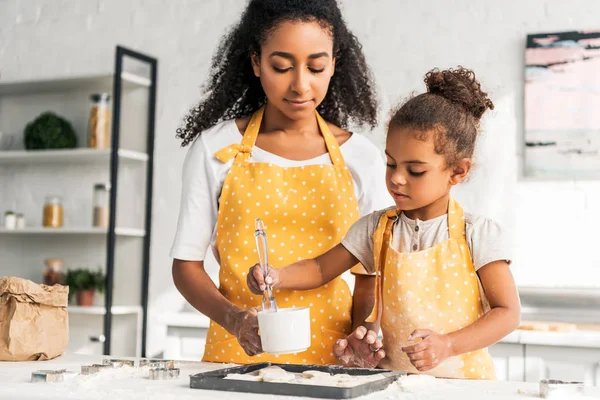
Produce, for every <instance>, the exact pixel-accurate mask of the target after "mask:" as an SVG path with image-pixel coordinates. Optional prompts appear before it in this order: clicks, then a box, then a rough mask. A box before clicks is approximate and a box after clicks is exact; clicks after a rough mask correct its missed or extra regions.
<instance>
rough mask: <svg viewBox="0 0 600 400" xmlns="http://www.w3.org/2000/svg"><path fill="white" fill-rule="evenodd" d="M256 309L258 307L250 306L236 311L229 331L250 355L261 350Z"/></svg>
mask: <svg viewBox="0 0 600 400" xmlns="http://www.w3.org/2000/svg"><path fill="white" fill-rule="evenodd" d="M258 311H259V310H258V308H251V309H249V310H241V311H238V312H236V314H235V315H234V319H233V327H232V332H231V333H232V334H233V335H234V336H235V337H236V338H237V341H238V342H239V344H240V346H242V349H244V351H245V352H246V354H248V355H249V356H251V357H252V356H255V355H257V354H260V353H262V352H263V350H262V344H261V341H260V336H259V335H258Z"/></svg>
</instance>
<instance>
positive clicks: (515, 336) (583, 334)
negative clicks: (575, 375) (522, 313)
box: [500, 330, 600, 349]
mask: <svg viewBox="0 0 600 400" xmlns="http://www.w3.org/2000/svg"><path fill="white" fill-rule="evenodd" d="M500 343H514V344H529V345H540V346H564V347H579V348H581V347H584V348H594V349H600V331H584V330H578V331H572V332H540V331H527V330H516V331H514V332H512V333H510V334H509V335H508V336H506V337H505V338H504V339H502V340H501V341H500Z"/></svg>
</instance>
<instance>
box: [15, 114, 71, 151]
mask: <svg viewBox="0 0 600 400" xmlns="http://www.w3.org/2000/svg"><path fill="white" fill-rule="evenodd" d="M23 136H24V141H25V148H26V149H28V150H34V149H68V148H74V147H75V146H77V136H76V135H75V131H74V130H73V127H72V126H71V124H70V123H69V121H67V120H66V119H64V118H61V117H59V116H58V115H56V114H54V113H52V112H45V113H43V114H41V115H39V116H38V117H37V118H36V119H34V120H33V121H32V122H30V123H28V124H27V126H26V127H25V133H24V135H23Z"/></svg>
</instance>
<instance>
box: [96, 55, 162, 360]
mask: <svg viewBox="0 0 600 400" xmlns="http://www.w3.org/2000/svg"><path fill="white" fill-rule="evenodd" d="M126 57H129V58H132V59H135V60H137V61H139V62H141V63H144V64H146V65H147V66H148V68H149V73H150V76H149V78H150V86H149V88H148V96H149V97H148V114H147V134H146V152H147V154H148V161H147V165H146V204H145V207H146V209H145V218H144V229H145V233H146V234H145V236H144V243H143V255H142V263H143V265H142V277H141V280H142V292H141V293H140V303H141V306H142V335H141V336H142V343H141V350H142V351H141V353H142V354H141V356H142V357H146V336H147V330H148V285H149V281H150V239H151V231H152V190H153V185H152V184H153V175H154V138H155V132H154V131H155V123H156V122H155V121H156V86H157V73H158V60H157V59H156V58H153V57H150V56H148V55H146V54H142V53H139V52H137V51H134V50H130V49H128V48H125V47H123V46H117V47H116V52H115V71H114V79H113V119H112V144H111V155H110V183H111V191H110V218H109V226H108V233H107V240H106V292H105V307H106V313H105V314H104V348H103V353H104V355H110V347H111V341H112V340H111V339H112V338H111V331H112V317H113V315H112V305H113V285H114V276H115V243H116V233H115V228H116V209H117V188H118V185H117V180H118V174H119V155H118V152H119V144H120V120H121V89H122V87H123V85H122V78H121V74H122V72H123V61H124V59H125V58H126ZM121 267H123V266H121Z"/></svg>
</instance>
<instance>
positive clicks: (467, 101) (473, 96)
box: [389, 66, 494, 166]
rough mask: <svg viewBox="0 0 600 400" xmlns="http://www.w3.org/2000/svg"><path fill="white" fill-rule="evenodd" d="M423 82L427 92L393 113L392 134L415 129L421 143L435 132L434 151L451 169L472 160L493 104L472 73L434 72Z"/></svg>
mask: <svg viewBox="0 0 600 400" xmlns="http://www.w3.org/2000/svg"><path fill="white" fill-rule="evenodd" d="M424 81H425V86H426V87H427V92H426V93H422V94H420V95H418V96H415V97H412V98H410V99H409V100H408V101H406V102H405V103H404V104H402V105H401V106H400V107H399V108H398V109H396V110H395V111H394V112H393V115H392V118H391V119H390V123H389V128H390V130H391V129H395V128H405V127H409V128H414V129H415V130H416V131H415V135H416V136H417V138H418V139H420V140H426V139H427V138H428V137H429V134H430V133H431V132H433V133H434V141H435V151H436V152H437V153H438V154H442V155H444V156H445V157H446V161H447V164H448V166H452V165H454V164H455V163H456V162H457V161H458V160H460V159H462V158H465V157H468V158H470V157H472V156H473V152H474V150H475V143H476V141H477V136H478V134H479V125H480V120H481V117H482V116H483V114H484V113H485V112H486V110H488V109H489V110H493V109H494V103H492V101H491V100H490V99H489V97H488V94H487V93H486V92H484V91H483V90H482V89H481V84H480V83H479V81H478V80H477V78H476V76H475V73H474V72H473V71H471V70H470V69H466V68H463V67H460V66H459V67H458V68H456V69H452V68H450V69H446V70H443V71H440V70H439V69H437V68H434V69H432V70H431V71H429V72H427V74H426V75H425V79H424Z"/></svg>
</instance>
